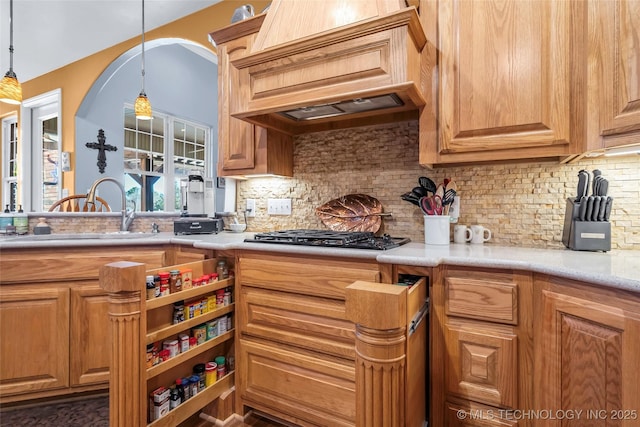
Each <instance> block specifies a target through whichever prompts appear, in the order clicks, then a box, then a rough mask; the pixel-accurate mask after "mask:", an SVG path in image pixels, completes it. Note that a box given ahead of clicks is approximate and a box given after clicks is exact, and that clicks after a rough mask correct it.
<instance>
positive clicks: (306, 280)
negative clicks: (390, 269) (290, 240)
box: [236, 254, 380, 300]
mask: <svg viewBox="0 0 640 427" xmlns="http://www.w3.org/2000/svg"><path fill="white" fill-rule="evenodd" d="M236 274H237V275H238V279H239V283H241V284H242V285H254V286H256V287H260V288H268V289H275V290H280V291H286V292H291V293H298V294H305V295H312V296H319V297H325V298H336V299H341V300H344V298H345V288H346V287H347V286H349V285H350V284H351V283H353V282H355V281H356V280H365V281H368V282H380V272H379V270H378V266H377V264H375V263H366V262H349V261H338V260H327V259H318V258H297V257H286V258H285V257H282V256H279V257H276V256H270V255H262V254H261V255H255V256H251V255H248V254H247V255H246V256H242V257H241V258H240V260H239V262H238V265H236Z"/></svg>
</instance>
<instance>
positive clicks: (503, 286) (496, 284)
mask: <svg viewBox="0 0 640 427" xmlns="http://www.w3.org/2000/svg"><path fill="white" fill-rule="evenodd" d="M444 287H445V311H446V314H447V315H449V316H459V317H466V318H471V319H481V320H488V321H493V322H499V323H507V324H510V325H517V324H518V282H517V276H515V275H513V274H511V273H482V272H473V273H469V272H466V271H451V272H449V274H447V275H446V276H445V280H444Z"/></svg>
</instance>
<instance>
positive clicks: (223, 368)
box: [215, 356, 227, 379]
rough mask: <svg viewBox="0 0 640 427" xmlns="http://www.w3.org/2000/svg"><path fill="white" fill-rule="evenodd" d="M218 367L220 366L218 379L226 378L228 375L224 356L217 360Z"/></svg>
mask: <svg viewBox="0 0 640 427" xmlns="http://www.w3.org/2000/svg"><path fill="white" fill-rule="evenodd" d="M215 362H216V365H218V367H217V373H218V375H217V377H218V379H221V378H222V377H224V376H225V375H226V374H227V366H226V365H225V359H224V356H218V357H216V359H215Z"/></svg>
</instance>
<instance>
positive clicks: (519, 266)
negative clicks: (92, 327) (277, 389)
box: [0, 232, 640, 293]
mask: <svg viewBox="0 0 640 427" xmlns="http://www.w3.org/2000/svg"><path fill="white" fill-rule="evenodd" d="M252 236H253V233H231V232H222V233H219V234H203V235H180V236H176V235H174V234H173V233H158V234H150V233H131V234H130V235H122V234H120V233H84V234H79V235H75V236H74V235H63V236H56V235H55V234H53V235H45V236H34V235H27V236H14V237H11V236H4V237H2V238H0V253H1V252H3V251H9V250H11V249H18V248H22V249H24V248H44V247H86V246H96V245H100V246H116V245H158V244H169V243H172V244H178V245H188V246H193V247H196V248H202V249H213V250H234V249H242V250H256V251H265V252H275V253H288V254H305V255H317V256H331V257H345V258H355V259H370V260H377V261H378V262H380V263H388V264H403V265H413V266H423V267H433V266H437V265H439V264H449V265H460V266H469V267H486V268H511V269H516V270H529V271H533V272H537V273H544V274H550V275H554V276H559V277H564V278H567V279H575V280H580V281H585V282H589V283H593V284H598V285H602V286H607V287H613V288H618V289H624V290H629V291H632V292H639V293H640V251H633V250H613V251H610V252H607V253H602V252H580V251H571V250H568V249H537V248H521V247H513V246H497V245H492V244H484V245H472V244H458V243H452V244H451V245H449V246H432V245H425V244H423V243H408V244H406V245H403V246H400V247H398V248H394V249H390V250H386V251H378V250H363V249H336V248H322V247H308V246H296V245H283V244H268V243H249V242H244V239H245V238H250V237H252ZM58 237H62V239H57V240H56V238H58ZM77 237H79V238H77Z"/></svg>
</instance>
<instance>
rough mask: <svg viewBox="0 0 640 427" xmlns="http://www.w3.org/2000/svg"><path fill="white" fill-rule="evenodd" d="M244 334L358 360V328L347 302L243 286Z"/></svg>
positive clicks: (241, 328) (242, 313)
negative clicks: (350, 317) (348, 317)
mask: <svg viewBox="0 0 640 427" xmlns="http://www.w3.org/2000/svg"><path fill="white" fill-rule="evenodd" d="M240 301H241V303H240V305H241V307H239V308H238V313H240V318H242V319H243V321H242V322H241V325H240V332H241V333H242V334H248V335H253V336H257V337H261V338H265V339H269V340H272V341H278V342H282V343H285V344H290V345H293V346H298V347H303V348H306V349H310V350H315V351H320V352H323V353H328V354H331V355H334V356H338V357H344V358H348V359H351V360H355V330H354V325H353V323H351V322H349V321H347V320H345V306H344V302H342V301H339V300H333V299H328V298H318V297H308V296H304V295H299V294H291V293H285V292H274V291H270V290H264V289H259V288H254V287H249V286H244V287H242V290H241V298H240Z"/></svg>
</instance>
